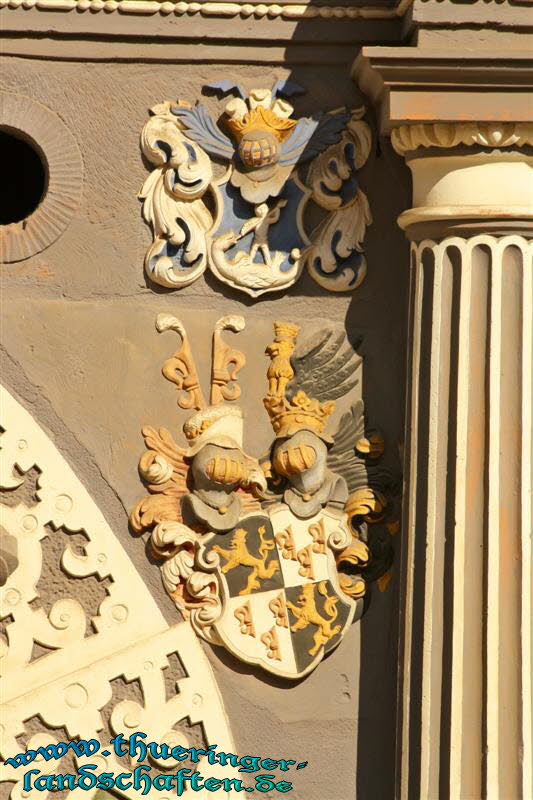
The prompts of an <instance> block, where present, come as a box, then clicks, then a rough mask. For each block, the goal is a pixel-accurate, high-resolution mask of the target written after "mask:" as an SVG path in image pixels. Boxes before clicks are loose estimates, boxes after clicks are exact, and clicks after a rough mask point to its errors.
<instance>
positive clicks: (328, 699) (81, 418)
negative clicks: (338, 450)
mask: <svg viewBox="0 0 533 800" xmlns="http://www.w3.org/2000/svg"><path fill="white" fill-rule="evenodd" d="M147 47H149V44H147ZM167 47H176V49H177V51H179V45H172V44H167ZM0 73H1V76H2V77H1V83H0V86H1V88H2V89H4V90H6V91H9V92H14V93H17V94H20V95H25V96H27V97H29V98H31V99H32V100H35V101H37V102H40V103H43V104H45V105H46V106H47V107H48V108H50V109H51V110H52V111H54V112H55V113H56V114H58V115H59V116H60V117H61V119H62V120H63V122H64V123H65V124H66V125H67V127H68V128H69V129H70V131H71V132H72V133H73V135H74V137H75V139H76V141H77V143H78V146H79V148H80V151H81V153H82V157H83V169H84V174H83V176H81V175H80V180H83V192H82V201H81V204H80V206H79V208H78V210H77V211H76V213H75V216H74V218H73V219H72V221H71V223H70V225H69V227H68V228H67V230H66V231H65V232H64V234H63V235H62V236H61V237H60V238H59V239H58V240H57V241H56V242H54V243H53V244H52V245H51V246H49V247H48V248H47V249H46V250H44V251H43V252H41V253H39V254H37V255H35V256H33V257H31V258H28V259H26V260H24V261H20V262H17V263H12V264H9V265H4V267H3V325H2V339H3V346H4V348H5V350H4V366H3V370H2V374H3V382H4V383H5V384H6V385H7V387H8V388H9V389H10V390H11V391H14V392H15V394H16V395H17V396H18V397H19V398H20V400H21V402H22V403H23V404H24V405H25V406H26V407H28V408H29V409H30V411H31V413H32V414H33V415H34V416H35V418H36V419H37V421H38V422H39V424H41V425H42V426H44V427H45V428H46V429H47V430H48V431H49V432H50V434H51V436H52V438H53V439H54V441H55V442H56V444H57V446H58V447H59V449H60V450H61V451H62V452H63V453H64V455H65V457H66V459H67V460H68V461H69V462H70V464H71V465H72V467H73V468H74V470H75V471H76V473H77V474H78V476H79V477H80V478H81V480H82V481H83V482H84V484H85V485H86V487H87V488H88V490H89V491H90V492H91V493H92V495H93V497H94V498H95V500H96V502H97V504H98V505H99V507H100V508H101V510H102V512H103V513H104V514H105V516H106V517H107V519H108V521H109V522H110V525H111V527H112V529H113V531H114V533H115V535H116V536H117V537H118V538H119V539H120V541H121V542H122V544H123V546H124V547H125V548H126V550H127V552H128V553H129V555H130V557H131V559H132V561H133V562H134V564H135V566H136V568H137V569H138V570H139V572H140V573H141V575H142V576H143V578H144V579H145V581H146V583H147V585H148V586H149V588H150V591H151V592H152V594H153V596H154V597H155V598H156V600H157V602H158V604H159V606H160V608H161V610H162V611H163V613H164V614H165V616H166V618H167V619H168V620H169V621H175V620H176V619H177V615H178V612H177V611H176V609H175V608H174V606H173V604H172V603H171V602H170V600H169V599H168V598H167V596H166V595H165V592H164V591H163V589H162V586H161V583H160V574H159V569H158V567H157V565H156V564H154V563H151V562H150V560H149V559H148V558H147V556H146V552H145V544H144V542H143V541H142V539H139V538H137V539H136V538H134V537H133V536H131V534H130V532H129V530H128V524H127V513H128V512H129V511H130V509H131V507H132V506H133V504H134V503H135V502H136V501H137V500H138V499H139V498H140V497H141V496H142V494H143V487H142V486H141V483H140V481H139V478H138V475H137V469H136V466H137V461H138V458H139V455H140V454H141V453H142V451H143V445H142V439H141V435H140V429H141V427H142V425H145V424H151V425H155V426H165V427H167V428H169V429H170V430H171V431H172V432H173V433H174V435H175V437H176V439H177V440H179V435H180V429H181V425H182V424H183V421H184V420H185V418H186V415H185V414H184V412H182V411H180V410H179V409H178V408H177V406H176V395H175V391H174V389H173V387H172V386H171V385H170V384H169V383H167V382H166V381H165V380H164V379H163V378H162V376H161V373H160V369H161V365H162V363H163V361H164V360H165V359H166V358H167V357H168V356H169V355H170V354H171V353H172V352H174V350H175V349H176V346H177V339H176V338H175V337H174V335H173V334H171V333H167V334H165V335H158V334H157V333H156V331H155V327H154V320H155V317H156V315H157V314H158V313H159V312H161V311H167V312H170V313H172V314H175V315H177V316H179V317H180V318H182V319H183V321H184V323H185V325H186V327H187V329H188V331H189V335H190V339H191V343H192V347H193V350H194V352H195V356H196V359H197V362H199V365H200V372H201V379H203V380H204V385H205V384H206V383H207V378H208V372H209V366H210V341H211V333H212V329H213V324H214V322H215V321H216V319H218V318H219V317H220V316H222V315H223V314H227V313H240V314H243V315H244V316H245V318H246V324H247V327H246V331H245V332H244V333H241V334H239V336H238V337H233V335H232V334H227V336H226V338H227V339H228V341H231V343H232V344H233V343H234V342H235V343H238V346H239V348H241V349H242V350H243V351H244V352H245V354H246V357H247V365H246V367H245V369H244V371H243V372H242V373H241V375H242V379H241V385H242V388H243V392H242V398H241V399H242V403H241V404H242V406H243V408H244V410H245V415H246V427H245V446H246V448H247V449H248V451H250V452H252V453H253V454H255V455H261V454H262V453H263V452H264V451H265V449H266V447H267V445H268V443H269V442H270V441H271V438H272V431H271V429H270V427H269V424H268V419H267V416H266V414H265V412H264V409H263V406H262V401H261V398H262V395H263V394H264V391H265V383H266V381H265V371H266V363H267V362H266V358H265V356H264V348H265V345H266V344H267V343H268V342H269V341H271V338H272V322H273V320H274V319H282V320H291V321H295V322H297V323H299V324H300V325H301V326H302V333H306V332H311V331H313V330H316V329H318V328H321V327H325V326H336V327H339V328H344V329H345V330H346V333H347V336H348V338H349V339H350V341H351V342H353V343H354V346H355V347H356V349H357V351H358V352H359V353H360V354H361V355H362V356H364V370H363V381H362V384H361V385H360V386H358V387H357V388H356V394H355V396H357V394H359V396H361V397H363V398H364V400H365V404H366V408H367V414H368V417H369V420H370V421H371V423H372V425H374V426H375V427H379V428H380V429H381V430H382V432H383V434H384V436H385V439H386V441H387V445H388V451H387V454H386V460H387V462H388V463H390V464H391V465H395V466H397V464H398V451H399V449H400V448H401V446H402V438H403V405H402V397H403V389H404V360H405V359H404V356H405V353H404V350H405V327H406V296H407V283H408V274H407V268H406V264H407V252H406V249H407V248H406V245H405V243H404V240H403V235H402V233H401V232H400V231H399V230H398V229H397V227H396V224H395V220H396V217H397V215H398V214H399V213H400V212H401V211H402V210H403V209H404V208H405V207H406V206H407V205H408V198H409V190H410V186H409V179H408V176H407V171H406V169H405V167H404V166H403V163H402V162H401V160H400V159H399V157H397V156H396V155H395V154H394V153H393V152H392V150H391V149H390V146H389V145H388V144H387V143H382V144H381V143H380V144H379V146H378V148H377V149H376V146H374V149H373V152H372V155H371V157H370V159H369V162H368V164H367V165H366V166H365V167H364V168H363V170H362V171H361V173H360V179H361V184H362V186H363V188H364V190H365V192H366V193H367V195H368V198H369V202H370V207H371V209H372V213H373V217H374V222H373V225H372V226H371V227H370V228H369V230H368V233H367V238H366V254H367V260H368V265H369V269H368V275H367V277H366V279H365V281H364V282H363V284H362V286H361V287H360V288H359V289H357V290H356V291H355V292H354V293H352V294H350V293H348V294H339V295H335V294H331V293H326V292H325V291H324V290H322V289H320V288H319V287H318V286H316V285H315V284H314V283H313V282H312V281H311V279H310V278H309V277H308V276H307V275H303V276H302V278H301V279H300V281H299V282H298V283H297V284H296V285H295V286H293V287H292V288H291V289H290V290H288V291H286V292H283V293H280V294H273V295H270V296H267V297H265V298H262V299H259V300H258V301H253V300H251V299H250V298H248V297H247V296H246V295H244V294H240V293H237V292H234V291H232V290H230V289H229V288H228V287H226V286H224V285H223V284H221V283H220V282H218V281H216V280H215V279H214V278H213V277H212V276H211V275H209V274H206V275H205V276H204V277H201V278H200V279H199V280H198V281H197V282H196V283H194V284H193V285H191V286H189V287H187V288H185V289H183V290H181V291H179V292H174V291H168V290H165V289H162V288H160V287H157V286H154V285H152V284H149V282H148V281H147V279H146V278H145V276H144V273H143V266H142V264H143V258H144V253H145V250H146V248H147V246H148V245H149V243H150V241H151V233H150V231H149V229H148V227H147V226H146V225H145V224H144V222H143V221H142V219H141V214H140V203H139V201H138V200H137V198H136V194H137V192H138V191H139V188H140V186H141V184H142V182H143V180H144V178H145V177H146V174H147V165H146V164H144V163H143V160H142V157H141V154H140V149H139V134H140V131H141V128H142V126H143V124H144V122H145V120H146V118H147V112H148V108H149V107H151V106H153V105H154V104H156V103H158V102H161V101H162V100H165V99H175V98H176V97H180V98H182V99H185V100H188V101H190V102H194V101H195V100H196V99H197V98H200V97H201V96H202V85H203V84H205V83H208V82H210V81H213V80H216V79H220V77H221V76H223V77H224V78H228V79H231V80H235V83H241V84H242V85H243V86H244V87H245V88H247V89H251V88H253V87H255V86H263V85H265V86H270V85H272V83H273V82H274V80H275V79H277V78H281V77H284V76H289V75H290V77H291V78H292V79H294V80H296V81H297V82H298V83H300V84H302V85H303V86H305V87H307V89H308V91H307V94H305V95H303V96H302V97H301V98H298V99H297V100H296V102H295V108H296V116H301V115H305V114H311V113H315V112H317V111H327V110H331V109H334V108H338V107H340V106H342V105H347V106H352V107H353V106H356V105H359V103H360V101H361V98H360V97H358V96H357V94H356V91H355V89H354V86H353V84H352V83H351V81H350V78H349V65H348V64H346V66H335V67H328V68H321V67H320V66H319V65H315V64H312V63H311V64H307V65H301V66H299V67H294V68H293V69H291V70H287V69H284V68H282V67H279V66H278V67H275V68H269V67H268V66H267V65H261V66H258V65H240V66H239V65H235V64H231V65H228V64H225V63H221V64H213V63H194V64H190V65H185V64H179V63H171V62H166V63H164V64H157V63H112V62H104V63H94V62H84V61H83V53H80V60H79V61H48V60H37V59H36V60H33V59H31V58H18V57H13V58H5V59H4V60H3V63H2V67H1V70H0ZM203 102H205V103H206V104H207V105H208V106H210V107H211V108H212V109H213V110H214V109H215V106H216V101H215V100H214V99H213V98H209V97H208V98H203ZM230 337H231V339H230ZM342 410H343V406H342V403H341V404H340V405H339V408H338V410H337V412H336V416H335V419H334V420H333V425H332V427H334V425H335V421H336V419H338V416H339V414H340V413H341V411H342ZM396 545H397V550H398V549H399V548H398V545H399V542H397V543H396ZM398 561H399V559H398V558H397V561H396V569H395V571H394V573H393V579H392V582H391V584H390V585H389V587H388V589H387V590H386V591H385V592H383V593H381V592H379V591H378V589H377V588H376V589H374V590H373V596H372V602H371V606H370V609H369V611H368V613H367V614H366V615H365V617H364V618H363V621H362V622H361V623H359V624H356V625H354V626H352V629H351V631H350V632H349V634H348V636H347V637H346V639H345V640H344V642H343V643H342V645H341V646H340V647H339V648H338V649H337V650H336V651H335V652H334V653H333V654H332V655H331V656H330V657H328V658H327V659H326V660H325V661H324V662H323V663H322V664H321V665H320V666H319V667H318V669H317V670H316V671H315V672H313V673H312V674H311V675H310V676H308V677H307V678H305V679H304V680H302V681H301V682H299V683H297V684H291V683H287V682H283V681H278V680H275V679H269V678H266V677H265V676H263V675H260V674H258V673H257V672H254V671H253V670H251V669H250V668H248V667H246V666H245V665H243V664H240V663H239V662H237V661H236V660H235V659H234V658H233V657H231V656H230V655H228V654H226V653H225V651H222V650H220V649H213V648H210V647H208V646H205V650H206V652H207V655H208V658H209V660H210V662H211V664H212V666H213V669H214V671H215V674H216V677H217V680H218V683H219V687H220V690H221V693H222V695H223V699H224V702H225V705H226V710H227V712H228V716H229V720H230V725H231V728H232V731H233V735H234V738H235V740H236V743H237V746H238V752H239V753H240V754H242V755H246V754H259V755H262V756H264V757H272V758H280V757H281V758H292V759H295V760H296V761H297V762H298V761H308V762H309V766H308V767H307V768H306V769H304V770H301V771H299V772H295V773H294V774H293V776H292V777H293V779H294V787H295V788H294V791H293V793H292V794H291V797H294V798H295V800H352V798H354V797H355V796H356V784H357V796H358V797H360V798H366V797H372V798H392V797H393V762H394V727H395V708H394V702H395V701H394V698H395V682H396V669H397V657H396V646H397V645H396V628H397V606H398V598H397V575H398Z"/></svg>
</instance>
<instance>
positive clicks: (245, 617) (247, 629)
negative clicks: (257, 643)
mask: <svg viewBox="0 0 533 800" xmlns="http://www.w3.org/2000/svg"><path fill="white" fill-rule="evenodd" d="M233 616H234V617H235V619H236V620H237V621H238V623H239V628H240V631H241V633H242V634H243V635H244V636H254V637H255V625H254V623H253V620H252V609H251V608H250V603H245V604H244V605H243V606H239V607H238V608H236V609H235V611H234V612H233Z"/></svg>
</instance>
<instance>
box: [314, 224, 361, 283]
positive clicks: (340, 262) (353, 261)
mask: <svg viewBox="0 0 533 800" xmlns="http://www.w3.org/2000/svg"><path fill="white" fill-rule="evenodd" d="M341 236H342V233H341V231H335V233H334V234H333V236H332V238H331V252H332V254H333V256H334V257H335V264H336V267H335V269H334V270H324V269H322V259H321V258H320V256H317V257H316V258H314V259H313V269H314V270H316V272H318V273H319V274H320V275H322V277H324V278H336V277H337V275H341V274H342V273H343V272H344V270H346V269H349V270H351V271H352V273H353V277H352V279H351V280H350V282H349V284H348V286H353V285H354V284H355V283H356V281H357V278H358V274H359V267H360V266H361V261H362V259H363V255H362V253H359V252H358V251H357V250H355V249H354V250H352V252H351V253H350V255H349V256H347V257H346V258H342V257H341V256H340V255H339V254H338V253H337V245H338V243H339V241H340V238H341Z"/></svg>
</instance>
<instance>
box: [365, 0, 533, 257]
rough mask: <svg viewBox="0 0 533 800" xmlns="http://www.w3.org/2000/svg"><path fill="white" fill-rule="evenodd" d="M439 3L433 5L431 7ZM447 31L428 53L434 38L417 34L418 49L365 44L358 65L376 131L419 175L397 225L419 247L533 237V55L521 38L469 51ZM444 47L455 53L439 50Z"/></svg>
mask: <svg viewBox="0 0 533 800" xmlns="http://www.w3.org/2000/svg"><path fill="white" fill-rule="evenodd" d="M437 5H438V4H437ZM437 5H436V4H434V3H433V2H432V0H426V6H427V8H435V9H436V8H437ZM415 6H416V2H415ZM415 11H416V8H415ZM422 33H423V34H424V35H423V36H422V35H421V34H422ZM447 34H448V35H446V33H443V35H442V37H441V36H439V38H438V39H437V41H436V42H435V46H434V47H431V48H430V47H428V43H429V41H431V42H433V39H431V38H430V39H429V40H428V36H430V37H433V36H434V32H431V31H430V32H429V33H428V31H420V30H418V31H417V37H418V38H417V41H418V42H419V45H418V46H416V47H366V48H363V50H362V52H361V53H360V55H359V56H358V58H357V59H356V61H355V64H354V67H353V76H354V79H355V80H356V81H357V82H358V84H359V87H360V89H362V91H363V92H364V93H365V94H366V95H367V96H368V97H369V98H370V99H371V100H372V102H373V103H374V105H375V108H376V112H377V119H378V127H379V132H380V133H381V134H382V135H384V136H390V139H391V143H392V146H393V147H394V149H395V150H396V152H397V153H398V154H399V155H401V156H403V157H404V158H405V160H406V163H407V165H408V166H409V168H410V170H411V172H412V174H413V208H411V209H409V210H407V211H404V213H403V214H401V216H400V218H399V220H398V222H399V225H400V226H401V227H402V228H403V229H404V230H405V232H406V234H407V236H408V237H409V238H410V239H414V240H418V241H419V240H420V239H423V238H426V237H429V238H432V239H437V240H438V239H442V238H444V237H445V236H450V235H459V236H469V235H473V234H477V233H480V232H485V233H491V234H493V235H507V234H512V233H516V234H520V235H524V236H528V237H531V236H532V235H533V225H532V220H533V104H532V103H531V87H532V85H533V58H532V57H531V53H530V52H529V53H526V52H524V51H521V50H520V45H521V42H522V38H521V37H520V35H518V34H517V36H518V41H517V49H516V50H514V51H512V52H511V51H507V50H503V49H497V48H496V47H495V48H494V49H478V50H476V49H475V46H470V47H468V48H466V49H464V48H462V47H461V31H459V32H458V33H457V34H456V35H457V36H458V37H459V38H458V43H457V44H455V46H453V47H452V46H451V42H450V39H451V37H452V31H451V30H450V31H448V32H447ZM463 35H464V32H463ZM504 38H505V37H504ZM505 41H507V42H508V41H509V40H508V39H505ZM442 42H444V43H445V44H446V45H447V46H448V48H449V49H438V47H441V48H442V46H443V45H442ZM459 47H461V49H460V54H459Z"/></svg>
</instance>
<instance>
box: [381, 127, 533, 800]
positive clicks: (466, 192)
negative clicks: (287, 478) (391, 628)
mask: <svg viewBox="0 0 533 800" xmlns="http://www.w3.org/2000/svg"><path fill="white" fill-rule="evenodd" d="M391 139H392V143H393V146H394V147H395V149H396V150H397V152H399V153H400V154H401V155H403V156H405V158H406V161H407V164H408V165H409V167H410V169H411V171H412V175H413V208H412V209H410V210H408V211H406V212H404V213H403V214H402V215H401V216H400V219H399V224H400V225H401V227H402V228H404V230H405V232H406V234H407V236H408V237H409V239H410V240H411V309H410V334H409V336H410V344H409V352H410V364H409V378H408V385H409V387H410V388H409V397H408V402H407V437H406V438H407V441H408V447H407V454H406V473H407V474H406V494H405V501H404V502H405V505H406V509H405V526H404V554H403V555H404V564H403V577H404V583H403V592H404V597H403V603H404V605H403V620H402V626H403V664H402V668H401V680H400V687H401V688H400V706H401V707H400V717H401V724H400V730H399V763H398V772H399V791H398V794H399V796H400V797H401V798H402V799H403V800H407V799H409V800H419V799H420V798H422V800H426V799H429V798H431V799H433V798H451V800H467V799H468V800H470V799H472V800H474V799H477V798H485V797H486V798H488V799H489V800H518V798H523V800H530V798H533V779H532V764H533V754H532V746H531V727H532V708H531V685H532V663H533V662H532V650H531V648H532V637H531V625H532V622H531V620H532V616H531V608H532V581H531V573H532V555H531V553H532V551H531V535H532V529H533V517H532V448H533V434H532V403H533V399H532V398H533V386H532V369H533V327H532V316H533V307H532V306H533V276H532V258H533V240H532V238H531V237H533V207H532V206H533V202H532V201H533V151H532V150H530V149H529V145H531V144H532V143H533V125H516V126H512V125H507V126H505V125H503V126H502V125H499V126H497V125H490V124H485V125H476V124H472V123H470V124H468V125H466V124H461V123H456V124H453V123H450V124H447V125H433V124H425V125H413V126H400V127H398V128H396V129H395V130H393V131H392V136H391Z"/></svg>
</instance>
